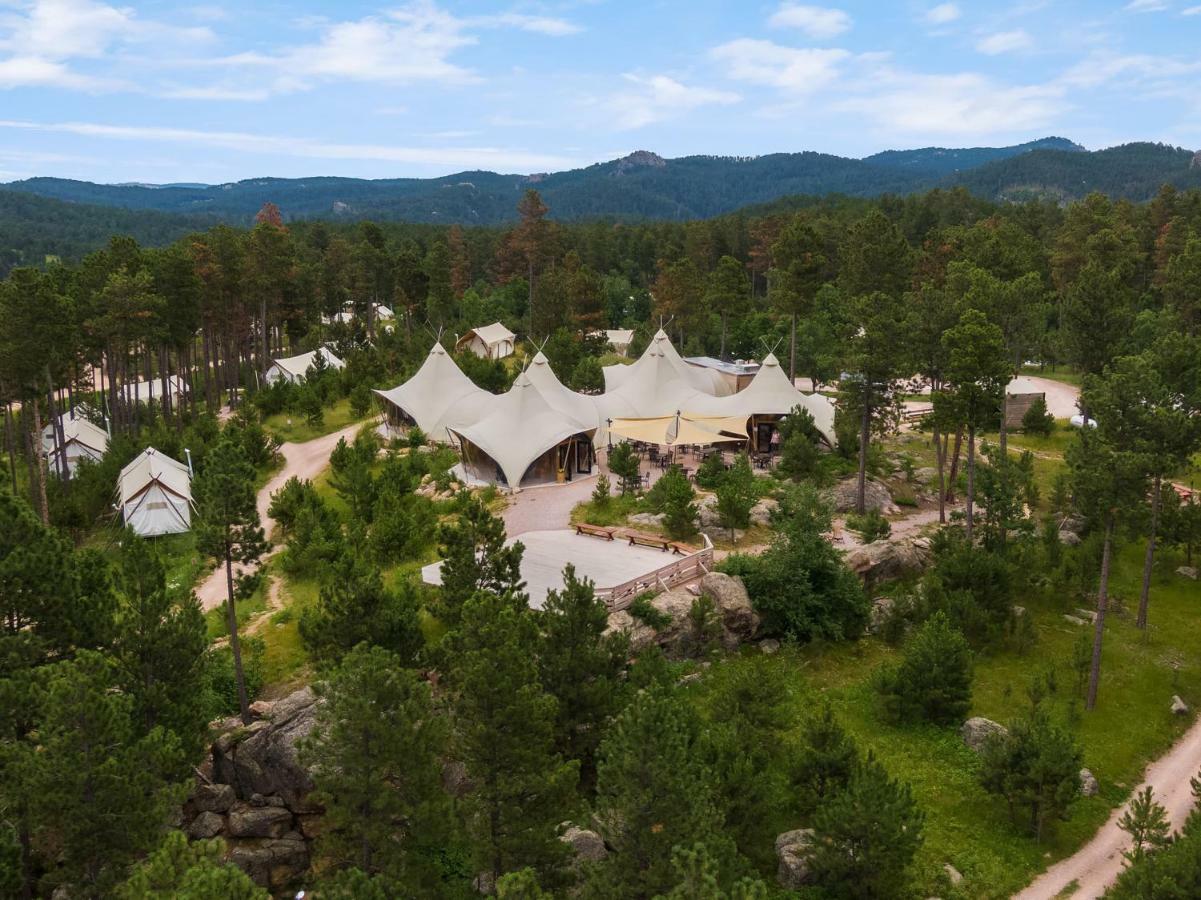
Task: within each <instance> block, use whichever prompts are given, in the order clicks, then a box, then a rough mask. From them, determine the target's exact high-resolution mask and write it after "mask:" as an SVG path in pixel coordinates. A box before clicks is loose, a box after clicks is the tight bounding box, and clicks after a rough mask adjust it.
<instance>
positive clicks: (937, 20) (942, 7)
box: [924, 3, 962, 25]
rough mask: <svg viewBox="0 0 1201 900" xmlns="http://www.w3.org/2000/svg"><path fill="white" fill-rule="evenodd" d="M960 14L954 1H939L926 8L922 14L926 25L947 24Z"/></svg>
mask: <svg viewBox="0 0 1201 900" xmlns="http://www.w3.org/2000/svg"><path fill="white" fill-rule="evenodd" d="M960 15H962V14H961V13H960V11H959V7H958V6H956V5H955V4H954V3H940V4H939V5H938V6H935V7H932V8H931V9H928V10H926V15H925V16H924V18H925V20H926V24H927V25H949V24H950V23H951V22H954V21H955V20H956V19H958V18H959V16H960Z"/></svg>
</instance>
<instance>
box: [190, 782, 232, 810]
mask: <svg viewBox="0 0 1201 900" xmlns="http://www.w3.org/2000/svg"><path fill="white" fill-rule="evenodd" d="M237 799H238V795H237V794H236V793H234V789H233V788H232V787H230V786H229V785H228V784H198V785H197V786H196V790H194V791H193V792H192V806H194V807H195V808H196V810H197V811H199V812H215V813H223V812H229V808H230V807H231V806H233V805H234V801H235V800H237Z"/></svg>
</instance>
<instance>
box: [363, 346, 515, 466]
mask: <svg viewBox="0 0 1201 900" xmlns="http://www.w3.org/2000/svg"><path fill="white" fill-rule="evenodd" d="M375 393H376V395H377V396H378V397H379V398H380V400H381V401H382V405H383V407H384V416H385V427H386V429H387V430H388V431H389V432H390V433H391V436H397V435H399V434H403V433H405V432H407V431H408V429H409V428H411V427H413V426H414V425H416V426H417V427H418V428H420V429H421V430H422V431H424V432H425V434H426V435H427V436H428V437H429V438H430V439H431V440H435V441H442V442H447V441H449V440H450V437H449V434H448V432H447V428H452V427H455V426H458V425H465V424H467V423H468V422H474V421H477V420H478V419H479V418H480V416H482V415H484V414H486V410H487V409H488V408H489V406H490V404H491V403H493V402H494V401H495V400H496V395H495V394H492V393H489V392H488V391H485V390H484V389H483V388H481V387H477V386H476V384H475V382H473V381H472V380H471V379H470V378H468V377H467V376H466V375H464V374H463V370H462V369H460V368H459V367H458V365H457V364H456V363H455V361H454V360H453V359H451V356H450V354H449V353H447V352H446V349H445V348H444V347H443V346H442V345H441V344H434V346H433V347H431V348H430V352H429V354H428V355H427V356H426V358H425V362H423V363H422V364H421V368H420V369H418V370H417V372H416V373H415V374H414V375H413V377H412V378H410V379H409V380H408V381H406V382H404V383H403V384H400V385H397V386H396V387H394V388H390V389H389V390H386V391H379V390H377V391H376V392H375Z"/></svg>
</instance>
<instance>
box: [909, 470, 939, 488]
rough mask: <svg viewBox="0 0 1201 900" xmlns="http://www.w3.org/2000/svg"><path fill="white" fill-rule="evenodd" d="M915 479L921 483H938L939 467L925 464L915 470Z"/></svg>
mask: <svg viewBox="0 0 1201 900" xmlns="http://www.w3.org/2000/svg"><path fill="white" fill-rule="evenodd" d="M913 480H914V481H916V482H918V483H919V484H937V483H938V469H936V468H934V467H933V466H923V467H922V468H920V469H917V470H915V471H914V473H913Z"/></svg>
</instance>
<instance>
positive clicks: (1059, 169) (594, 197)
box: [6, 138, 1201, 225]
mask: <svg viewBox="0 0 1201 900" xmlns="http://www.w3.org/2000/svg"><path fill="white" fill-rule="evenodd" d="M1190 165H1192V166H1193V168H1191V169H1190ZM1199 180H1201V170H1198V168H1197V165H1196V164H1195V163H1194V161H1193V156H1192V154H1191V153H1190V152H1188V151H1185V150H1179V149H1175V148H1171V147H1166V146H1163V145H1158V144H1129V145H1126V146H1124V147H1115V148H1112V149H1109V150H1101V151H1097V152H1089V151H1086V150H1083V149H1082V148H1080V147H1079V146H1078V145H1076V144H1073V143H1072V142H1071V141H1068V140H1066V139H1065V138H1044V139H1042V140H1039V141H1033V142H1031V143H1027V144H1021V145H1017V146H1013V147H1000V148H997V147H978V148H971V149H958V150H957V149H949V148H938V147H932V148H926V149H921V150H904V151H887V152H885V153H879V154H876V155H875V156H871V157H868V158H866V159H861V160H860V159H847V158H845V157H839V156H831V155H828V154H822V153H811V152H806V153H776V154H770V155H767V156H758V157H748V158H736V157H719V156H686V157H681V158H679V159H663V158H662V157H660V156H657V155H656V154H654V153H650V152H646V151H639V152H637V153H632V154H630V155H629V156H627V157H624V158H622V159H619V160H613V161H611V162H606V163H599V164H597V165H593V166H588V167H587V168H584V169H575V170H571V171H566V172H556V173H551V174H535V175H500V174H496V173H494V172H461V173H457V174H455V175H448V176H445V177H442V178H430V179H418V178H398V179H383V180H366V179H355V178H296V179H282V178H257V179H252V180H248V181H240V182H237V183H233V184H223V185H213V186H205V185H199V186H197V185H170V186H162V187H155V186H151V185H136V184H134V185H101V184H92V183H90V182H82V181H70V180H65V179H58V178H31V179H28V180H26V181H20V182H14V183H12V184H10V185H7V186H6V187H7V189H9V190H13V191H22V192H25V193H31V194H38V195H40V196H43V197H52V198H55V199H58V200H64V201H69V202H72V203H87V204H98V205H104V206H113V207H122V208H125V209H130V210H155V211H158V212H170V213H187V214H197V213H200V214H204V215H207V216H212V217H214V218H219V219H221V220H223V221H227V222H231V223H234V224H246V223H248V222H250V220H251V218H252V217H253V216H254V214H255V213H256V212H257V211H258V210H259V209H260V208H261V207H262V205H263V203H264V202H267V201H271V202H273V203H275V204H277V205H278V206H279V207H280V209H281V210H282V211H283V213H284V216H285V217H286V218H289V219H298V218H308V219H315V218H320V219H329V220H339V219H345V220H357V219H375V220H379V221H398V220H403V221H409V222H429V223H439V224H448V223H453V222H459V223H463V224H475V225H493V224H501V223H505V222H510V221H512V220H514V218H515V217H516V210H515V206H516V202H517V199H518V198H519V197H520V196H521V193H522V192H523V191H524V190H525V189H526V188H528V187H536V188H537V189H538V191H539V192H540V193H541V195H542V197H543V199H544V200H545V201H546V202H547V204H548V205H549V206H550V208H551V215H552V217H554V218H556V219H559V220H561V221H570V220H578V219H591V218H607V219H617V220H627V221H629V220H638V219H668V220H677V221H679V220H687V219H702V218H708V217H711V216H715V215H720V214H722V213H726V212H730V211H732V210H735V209H739V208H741V207H743V206H747V205H752V204H760V203H766V202H770V201H772V200H776V199H778V198H780V197H786V196H789V195H794V194H808V195H813V196H822V195H826V194H832V193H839V194H845V195H848V196H853V197H875V196H879V195H881V194H885V193H898V194H907V193H914V192H918V191H925V190H928V189H930V188H933V187H945V186H953V185H964V186H966V187H967V188H969V189H970V190H971V191H972V192H973V193H976V194H977V195H979V196H981V197H984V198H987V199H1010V198H1013V197H1023V198H1024V197H1028V196H1031V195H1038V196H1045V197H1051V198H1054V199H1072V198H1077V197H1080V196H1083V195H1084V194H1086V193H1088V192H1089V191H1091V190H1100V191H1104V192H1106V193H1109V194H1111V195H1114V196H1118V197H1126V198H1128V199H1132V200H1144V199H1146V198H1148V197H1150V196H1151V195H1153V194H1154V193H1155V191H1156V190H1157V189H1158V188H1159V187H1160V185H1161V184H1163V183H1165V182H1171V183H1174V184H1177V185H1179V186H1188V185H1193V184H1196V183H1198V182H1199Z"/></svg>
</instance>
